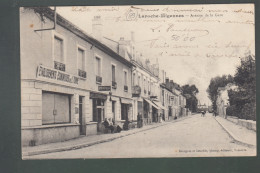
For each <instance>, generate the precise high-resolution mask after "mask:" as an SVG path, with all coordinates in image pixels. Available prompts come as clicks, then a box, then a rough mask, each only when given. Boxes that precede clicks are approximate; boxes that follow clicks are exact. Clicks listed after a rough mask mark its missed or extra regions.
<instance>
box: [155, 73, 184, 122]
mask: <svg viewBox="0 0 260 173" xmlns="http://www.w3.org/2000/svg"><path fill="white" fill-rule="evenodd" d="M160 78H161V79H162V83H161V84H160V89H161V94H160V101H161V103H162V105H163V106H164V107H166V111H165V114H164V117H165V120H171V119H173V118H174V117H179V116H185V115H187V114H186V112H187V111H186V108H185V106H186V98H185V97H184V96H183V95H182V90H181V89H180V86H178V85H177V84H176V83H174V82H173V80H169V78H168V77H166V73H165V72H164V71H163V70H162V71H161V72H160Z"/></svg>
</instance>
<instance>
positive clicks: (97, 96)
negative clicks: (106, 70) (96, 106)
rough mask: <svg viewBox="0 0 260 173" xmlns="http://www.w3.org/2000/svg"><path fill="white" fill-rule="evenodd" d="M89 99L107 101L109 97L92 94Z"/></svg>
mask: <svg viewBox="0 0 260 173" xmlns="http://www.w3.org/2000/svg"><path fill="white" fill-rule="evenodd" d="M89 98H90V99H102V100H106V99H107V95H105V94H101V93H94V92H90V96H89Z"/></svg>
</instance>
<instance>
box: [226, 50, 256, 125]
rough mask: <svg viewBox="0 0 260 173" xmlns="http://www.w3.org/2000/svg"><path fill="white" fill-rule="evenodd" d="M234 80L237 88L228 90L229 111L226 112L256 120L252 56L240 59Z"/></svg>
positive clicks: (254, 74) (254, 71)
mask: <svg viewBox="0 0 260 173" xmlns="http://www.w3.org/2000/svg"><path fill="white" fill-rule="evenodd" d="M234 82H235V84H236V85H237V86H238V89H237V90H229V91H228V96H229V102H230V108H228V109H230V111H228V112H227V113H228V114H229V115H232V116H237V117H239V118H242V119H251V120H256V64H255V58H254V57H253V56H251V55H249V56H247V57H245V58H243V59H241V65H240V66H238V67H237V70H236V74H235V76H234ZM231 110H234V111H231Z"/></svg>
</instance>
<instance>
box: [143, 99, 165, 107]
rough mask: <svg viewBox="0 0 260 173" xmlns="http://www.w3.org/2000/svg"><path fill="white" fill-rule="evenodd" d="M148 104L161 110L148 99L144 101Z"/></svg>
mask: <svg viewBox="0 0 260 173" xmlns="http://www.w3.org/2000/svg"><path fill="white" fill-rule="evenodd" d="M144 100H145V101H146V102H147V103H149V104H150V105H152V106H153V107H154V108H155V109H161V108H159V107H158V106H157V105H156V104H154V103H153V102H152V101H150V100H148V99H144Z"/></svg>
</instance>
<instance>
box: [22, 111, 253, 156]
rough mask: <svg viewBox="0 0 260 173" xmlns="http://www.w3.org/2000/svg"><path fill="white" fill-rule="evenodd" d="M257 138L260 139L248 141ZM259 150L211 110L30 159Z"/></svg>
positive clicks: (204, 153)
mask: <svg viewBox="0 0 260 173" xmlns="http://www.w3.org/2000/svg"><path fill="white" fill-rule="evenodd" d="M243 134H246V135H251V136H252V135H253V133H250V131H249V130H247V129H243ZM155 136H156V138H155ZM137 141H138V142H137ZM255 141H256V139H254V140H251V141H247V142H249V143H250V142H253V143H254V142H255ZM50 147H52V146H50ZM255 152H256V148H255V146H248V145H241V144H240V143H238V142H236V141H235V140H234V139H233V138H231V137H230V136H229V135H228V133H227V132H226V131H225V130H224V129H223V127H222V126H221V125H220V124H219V123H218V121H217V120H216V119H215V117H213V116H212V114H210V113H207V114H206V115H205V117H201V115H200V114H196V115H193V116H192V117H189V118H186V119H183V120H182V121H179V122H175V123H169V124H165V125H163V126H159V127H157V128H152V129H150V130H147V131H141V132H138V133H136V134H132V135H129V136H125V137H122V138H118V139H115V140H113V141H109V142H104V143H100V144H96V145H93V146H89V147H86V148H81V149H77V150H69V151H61V152H55V153H47V154H40V155H34V156H27V158H29V159H39V158H42V159H50V158H53V159H61V158H126V157H132V158H139V157H141V158H143V157H212V156H229V155H231V154H232V153H236V154H237V156H244V155H248V156H250V155H254V153H255ZM111 153H113V154H112V155H111ZM25 158H26V157H25Z"/></svg>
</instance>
